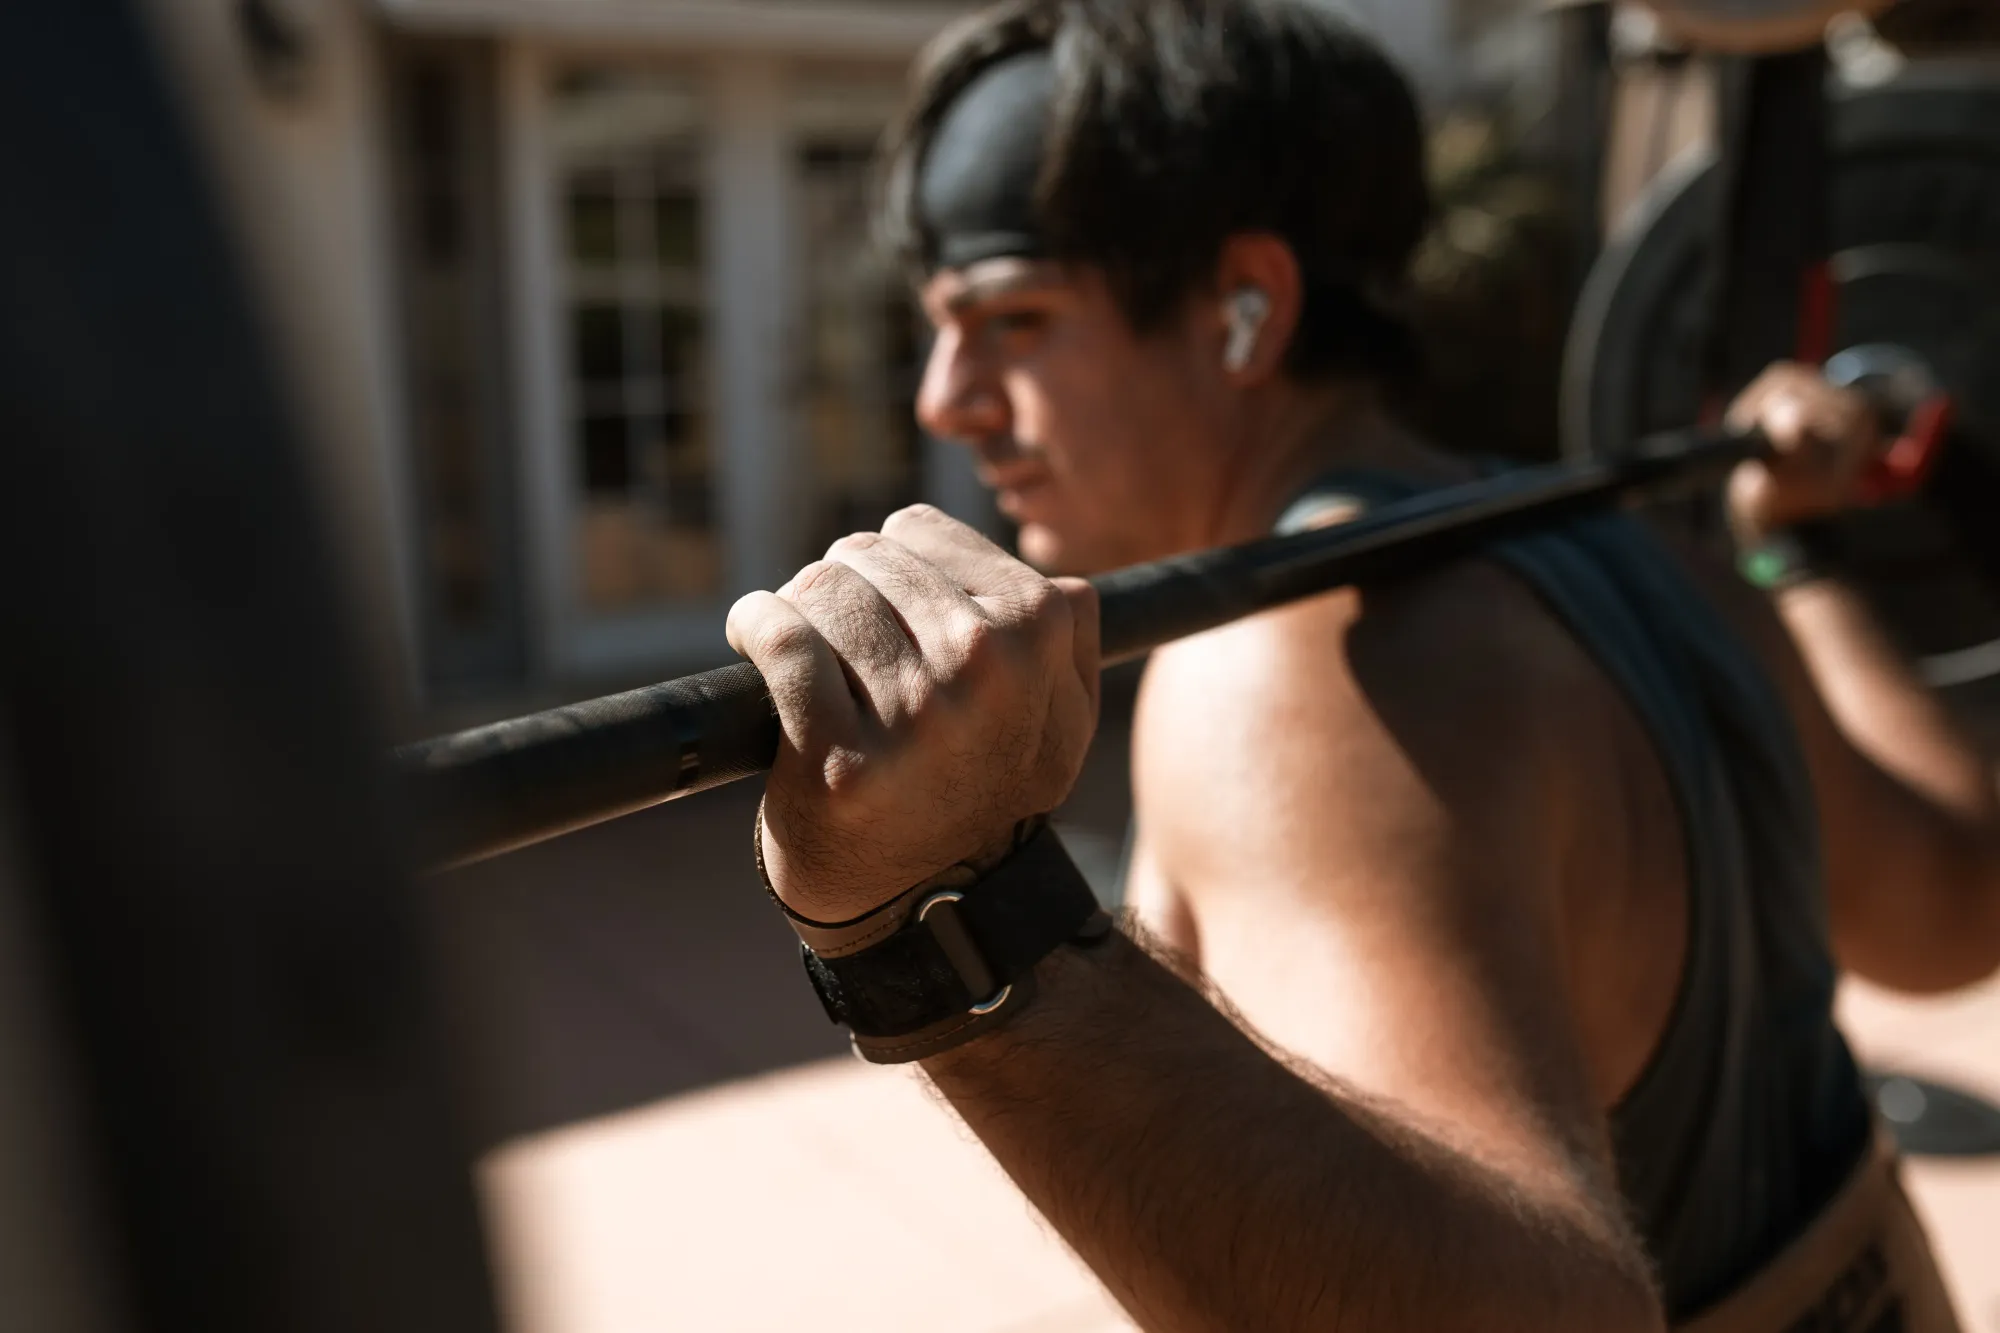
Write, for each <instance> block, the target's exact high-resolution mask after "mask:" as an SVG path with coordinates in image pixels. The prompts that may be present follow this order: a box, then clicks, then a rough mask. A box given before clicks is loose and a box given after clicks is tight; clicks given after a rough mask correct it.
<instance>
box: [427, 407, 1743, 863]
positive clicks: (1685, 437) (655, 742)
mask: <svg viewBox="0 0 2000 1333" xmlns="http://www.w3.org/2000/svg"><path fill="white" fill-rule="evenodd" d="M1762 447H1763V444H1762V441H1761V440H1759V439H1758V438H1757V437H1755V436H1742V435H1725V434H1715V433H1700V432H1687V433H1677V434H1667V435H1662V436H1658V437H1655V438H1654V439H1652V440H1650V441H1648V442H1646V443H1645V444H1643V445H1642V446H1641V447H1639V448H1636V449H1633V450H1631V451H1629V452H1627V453H1625V454H1623V455H1621V456H1620V457H1617V458H1610V459H1599V460H1586V461H1584V462H1580V463H1571V464H1545V465H1542V466H1539V467H1532V468H1524V469H1519V470H1516V471H1510V472H1504V473H1500V474H1498V475H1493V476H1487V477H1482V478H1480V479H1478V480H1475V481H1470V482H1466V483H1463V484H1460V485H1456V486H1449V487H1444V488H1441V489H1438V490H1434V491H1429V492H1425V493H1423V494H1420V495H1417V496H1413V497H1411V498H1410V499H1407V500H1403V501H1400V502H1397V503H1394V504H1389V505H1385V506H1382V507H1381V508H1379V509H1377V510H1374V511H1372V512H1370V513H1367V514H1365V515H1363V516H1361V517H1360V518H1357V519H1356V520H1354V521H1352V522H1349V523H1344V524H1340V525H1337V526H1334V527H1328V528H1320V529H1314V530H1308V531H1305V532H1299V533H1292V534H1287V535H1283V536H1276V537H1267V538H1264V539H1261V540H1258V541H1253V542H1249V543H1247V544H1244V545H1240V546H1231V547H1223V548H1220V549H1217V550H1210V551H1202V552H1198V553H1193V554H1187V555H1178V556H1173V557H1170V558H1168V559H1165V560H1160V561H1155V562H1153V563H1150V564H1143V565H1136V566H1133V567H1131V568H1128V569H1122V570H1118V571H1116V572H1113V573H1109V574H1105V575H1101V576H1099V577H1098V578H1096V579H1093V580H1092V583H1093V584H1094V585H1095V587H1096V589H1097V592H1098V595H1099V598H1100V604H1101V608H1102V610H1101V617H1102V619H1101V624H1102V640H1103V657H1104V661H1105V662H1106V663H1107V664H1110V663H1115V662H1119V661H1124V660H1128V659H1131V658H1134V657H1138V656H1140V655H1142V654H1144V653H1146V652H1148V651H1150V650H1152V649H1154V648H1157V647H1159V646H1160V645H1162V644H1165V643H1169V642H1172V641H1173V640H1175V639H1179V638H1184V637H1186V636H1187V635H1190V634H1196V633H1200V632H1201V631H1203V630H1208V629H1214V628H1216V627H1218V626H1221V625H1225V624H1228V623H1229V622H1231V621H1234V620H1238V619H1241V618H1242V617H1244V616H1247V615H1251V614H1253V613H1254V612H1257V611H1262V610H1267V609H1269V608H1271V607H1275V606H1279V605H1282V604H1284V603H1287V602H1292V601H1297V600H1299V599H1300V598H1304V597H1310V596H1312V595H1314V594H1316V593H1322V592H1326V591H1329V590H1331V589H1333V588H1337V587H1342V586H1346V585H1350V584H1357V583H1372V582H1379V581H1382V580H1387V579H1395V578H1400V577H1407V576H1409V575H1411V574H1414V573H1417V572H1420V571H1422V570H1423V569H1426V568H1429V567H1431V566H1434V565H1436V564H1438V563H1440V562H1442V561H1445V560H1449V559H1451V558H1453V557H1456V556H1460V555H1464V554H1466V553H1468V552H1470V551H1472V550H1474V549H1476V548H1477V547H1479V546H1481V545H1484V544H1485V543H1488V542H1492V541H1496V540H1500V539H1502V538H1505V537H1508V536H1511V535H1515V534H1518V533H1521V532H1524V531H1527V530H1529V529H1532V528H1536V527H1542V526H1546V525H1549V524H1552V523H1558V522H1561V521H1564V520H1567V519H1571V518H1575V517H1577V516H1578V515H1581V514H1584V513H1587V512H1589V511H1591V510H1594V509H1600V508H1602V507H1604V506H1606V505H1609V504H1611V503H1613V502H1615V501H1617V500H1620V499H1636V498H1644V497H1650V496H1657V495H1660V494H1663V493H1671V492H1679V491H1686V490H1688V489H1690V488H1695V487H1699V486H1702V485H1704V484H1708V483H1712V482H1713V481H1715V480H1716V479H1717V478H1718V477H1720V476H1721V475H1722V474H1723V473H1724V472H1726V471H1727V470H1728V469H1729V468H1731V467H1733V466H1735V465H1736V464H1737V463H1740V462H1742V461H1743V460H1745V459H1747V458H1750V457H1752V456H1754V455H1755V454H1756V453H1757V452H1758V451H1759V450H1760V449H1761V448H1762ZM778 743H779V729H778V723H777V717H776V714H775V712H774V711H773V708H772V705H771V699H770V695H769V693H768V692H767V691H766V689H765V688H764V681H763V677H761V676H760V675H759V674H758V673H757V669H756V668H755V667H753V666H751V665H750V664H749V663H747V662H744V663H738V664H737V665H734V666H728V667H722V668H719V669H717V670H714V671H708V672H704V673H702V674H700V675H694V676H686V677H682V678H680V679H678V680H670V681H666V682H664V683H662V684H658V685H650V686H647V687H645V688H643V689H637V690H631V691H628V692H626V693H623V694H614V695H610V696H608V697H606V698H601V699H592V700H588V701H586V702H583V703H576V704H570V705H567V706H565V707H561V708H554V709H550V710H548V711H546V712H541V713H535V714H531V715H529V716H527V717H520V718H514V719H511V720H508V721H504V722H495V723H492V724H490V725H487V726H482V727H475V728H472V729H471V730H469V731H461V732H458V733H456V734H454V735H449V736H440V737H437V738H435V739H432V740H427V741H422V742H419V743H416V744H413V745H408V746H405V747H403V748H401V749H399V750H398V751H396V753H395V767H396V770H397V775H398V779H399V781H400V783H401V784H402V787H403V790H404V795H405V796H406V797H407V799H408V801H409V805H410V808H411V809H413V810H414V811H415V813H416V814H417V816H418V833H417V836H418V838H419V854H420V857H421V860H422V863H423V864H425V865H427V866H430V867H434V868H444V867H448V866H453V865H459V864H464V863H467V862H471V861H477V860H481V859H484V858H486V857H490V856H495V855H498V854H500V853H502V852H507V851H511V850H513V849H515V848H519V847H524V846H527V845H529V844H532V843H536V842H540V841H543V840H545V839H548V838H552V837H556V836H558V835H559V834H563V833H567V832H570V831H572V830H574V829H580V828H584V827H587V826H589V825H591V824H596V823H601V822H603V821H605V820H608V819H614V818H617V817H619V816H621V815H625V814H630V813H633V812H635V811H638V810H643V809H646V808H648V807H650V806H654V805H658V804H660V803H661V802H664V801H671V800H675V799H677V798H679V797H683V796H691V795H693V794H694V793H696V792H700V791H706V790H708V789H709V788H711V787H716V786H720V785H722V784H724V783H728V782H733V781H736V780H738V779H741V778H746V777H749V776H751V775H752V774H755V773H758V772H762V771H764V770H766V769H768V768H769V767H770V766H771V763H772V760H773V759H774V758H775V756H776V755H777V751H778Z"/></svg>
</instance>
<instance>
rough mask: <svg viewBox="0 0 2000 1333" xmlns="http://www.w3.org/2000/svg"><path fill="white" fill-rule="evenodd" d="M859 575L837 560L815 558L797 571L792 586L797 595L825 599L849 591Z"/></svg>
mask: <svg viewBox="0 0 2000 1333" xmlns="http://www.w3.org/2000/svg"><path fill="white" fill-rule="evenodd" d="M859 577H860V576H859V575H857V574H856V573H855V572H854V571H853V570H851V569H849V568H848V567H847V566H846V565H843V564H841V563H840V562H839V561H838V560H815V561H813V562H812V563H811V564H810V565H807V566H806V567H805V568H804V569H802V570H800V571H799V576H798V578H797V579H795V580H794V581H793V584H792V587H793V591H794V592H795V594H796V595H797V596H799V597H807V596H811V597H814V598H816V599H826V598H828V597H832V596H837V595H838V594H840V593H841V592H843V591H846V592H851V591H852V590H853V587H854V583H855V581H856V580H858V579H859Z"/></svg>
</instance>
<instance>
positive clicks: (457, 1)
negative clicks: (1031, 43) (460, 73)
mask: <svg viewBox="0 0 2000 1333" xmlns="http://www.w3.org/2000/svg"><path fill="white" fill-rule="evenodd" d="M375 4H376V7H377V9H378V10H379V11H380V13H381V14H382V16H383V18H384V19H385V20H386V21H387V22H388V24H389V26H390V27H392V28H394V29H396V30H398V31H406V32H421V33H458V34H464V35H467V36H472V35H479V36H491V37H524V38H544V39H554V40H575V41H587V42H600V41H605V40H617V41H653V42H659V43H662V44H673V45H677V46H690V47H702V48H708V49H733V50H757V51H770V50H789V51H809V52H811V53H812V54H814V55H826V56H845V57H869V56H877V57H881V56H887V57H896V58H908V57H909V56H911V55H913V54H915V53H916V51H917V50H919V49H920V48H921V47H922V46H923V45H924V43H925V42H927V41H929V40H930V39H931V38H932V37H934V36H936V35H937V33H938V31H939V30H940V29H942V28H943V27H944V26H945V25H946V24H948V23H950V22H951V21H952V20H953V19H955V18H959V17H961V16H963V15H965V14H966V13H968V12H970V11H971V10H972V9H974V8H975V7H976V6H974V5H972V4H969V3H960V4H948V3H936V0H908V2H907V3H893V2H887V0H878V3H874V4H868V3H843V2H840V0H834V2H832V3H820V4H815V3H812V2H811V0H375Z"/></svg>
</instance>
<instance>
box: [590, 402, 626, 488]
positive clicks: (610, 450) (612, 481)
mask: <svg viewBox="0 0 2000 1333" xmlns="http://www.w3.org/2000/svg"><path fill="white" fill-rule="evenodd" d="M579 433H580V434H581V435H582V437H583V489H584V490H585V491H587V492H589V493H590V494H593V495H597V494H602V493H605V492H609V493H611V494H614V495H622V494H624V493H625V491H626V490H627V489H628V488H629V487H630V486H631V484H632V448H631V443H630V439H629V436H628V433H627V431H626V429H625V418H624V417H585V418H584V420H583V425H582V427H581V430H580V432H579Z"/></svg>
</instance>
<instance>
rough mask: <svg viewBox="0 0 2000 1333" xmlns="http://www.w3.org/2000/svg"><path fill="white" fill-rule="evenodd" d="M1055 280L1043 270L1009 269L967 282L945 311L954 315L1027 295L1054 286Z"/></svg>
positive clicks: (947, 304)
mask: <svg viewBox="0 0 2000 1333" xmlns="http://www.w3.org/2000/svg"><path fill="white" fill-rule="evenodd" d="M1054 281H1055V279H1054V278H1053V277H1052V276H1051V275H1050V274H1049V273H1047V272H1045V271H1043V270H1042V269H1039V268H1017V269H1008V270H1007V271H1005V272H1003V273H993V274H987V275H983V276H977V277H971V278H967V279H965V282H964V285H963V286H961V287H960V288H959V289H958V290H957V291H955V292H953V293H952V294H951V295H950V296H948V297H946V298H945V302H944V308H945V309H946V310H948V311H950V312H951V313H953V314H957V313H958V312H960V311H962V310H964V309H965V308H966V307H968V306H974V305H978V304H979V303H980V302H981V301H991V300H995V299H997V298H999V297H1003V296H1015V295H1018V294H1019V293H1021V292H1024V291H1033V290H1036V289H1038V288H1045V287H1049V286H1052V285H1053V284H1054Z"/></svg>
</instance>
